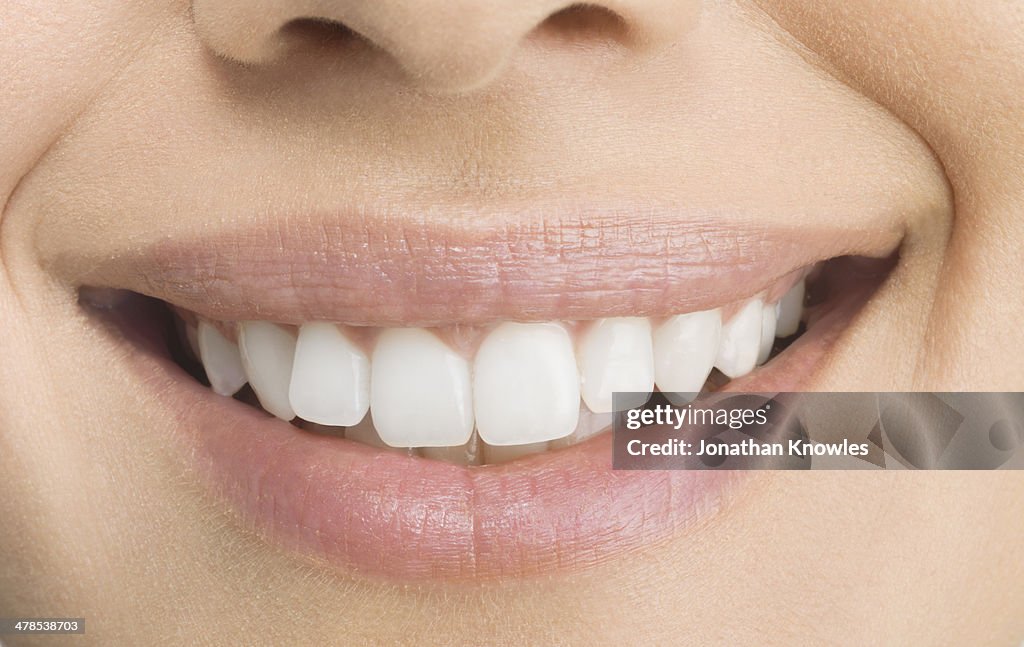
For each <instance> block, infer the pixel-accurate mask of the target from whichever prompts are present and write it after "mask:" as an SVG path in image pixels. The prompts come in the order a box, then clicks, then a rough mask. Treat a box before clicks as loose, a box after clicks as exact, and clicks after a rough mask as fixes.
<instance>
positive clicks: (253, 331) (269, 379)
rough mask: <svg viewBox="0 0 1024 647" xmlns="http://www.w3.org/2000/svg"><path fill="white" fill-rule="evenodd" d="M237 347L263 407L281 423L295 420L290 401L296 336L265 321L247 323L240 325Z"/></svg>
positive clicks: (253, 388)
mask: <svg viewBox="0 0 1024 647" xmlns="http://www.w3.org/2000/svg"><path fill="white" fill-rule="evenodd" d="M238 348H239V350H240V351H241V354H242V365H243V366H244V367H245V374H246V375H247V376H248V377H249V385H250V386H252V390H253V391H255V392H256V397H257V398H259V401H260V405H262V406H263V408H264V409H266V410H267V411H269V412H270V413H271V414H273V415H275V416H277V417H278V418H280V419H282V420H291V419H292V418H294V417H295V411H294V410H292V405H291V402H289V400H288V385H289V383H290V382H291V379H292V361H293V359H294V357H295V337H294V336H293V335H292V334H291V333H290V332H288V331H287V330H285V329H284V328H282V327H280V326H277V325H275V324H272V323H268V322H266V321H246V322H243V323H242V324H241V326H239V333H238Z"/></svg>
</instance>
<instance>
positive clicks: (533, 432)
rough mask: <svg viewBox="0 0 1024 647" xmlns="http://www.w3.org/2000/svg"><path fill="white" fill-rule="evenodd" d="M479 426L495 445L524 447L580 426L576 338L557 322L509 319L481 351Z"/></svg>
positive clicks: (476, 398) (477, 376)
mask: <svg viewBox="0 0 1024 647" xmlns="http://www.w3.org/2000/svg"><path fill="white" fill-rule="evenodd" d="M473 397H474V408H475V411H476V425H477V431H478V433H479V434H480V438H481V439H482V440H483V441H484V442H486V443H488V444H490V445H524V444H528V443H536V442H543V441H547V440H553V439H555V438H561V437H563V436H568V435H569V434H571V433H572V431H573V429H575V428H576V422H577V420H578V418H579V413H580V410H579V406H580V379H579V373H578V372H577V369H576V358H575V356H574V354H573V350H572V340H571V339H570V338H569V334H568V333H567V332H566V330H565V328H563V327H562V326H560V325H558V324H554V323H514V322H506V323H503V324H501V325H499V326H498V327H497V328H495V329H494V330H492V331H491V333H490V334H489V335H487V337H486V338H485V339H484V341H483V343H482V344H481V345H480V348H479V349H478V350H477V352H476V359H475V363H474V377H473Z"/></svg>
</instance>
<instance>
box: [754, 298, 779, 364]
mask: <svg viewBox="0 0 1024 647" xmlns="http://www.w3.org/2000/svg"><path fill="white" fill-rule="evenodd" d="M774 345H775V306H774V305H771V304H768V305H765V306H764V308H762V309H761V346H760V350H758V352H757V363H758V364H764V363H765V362H767V361H768V357H769V356H771V354H772V346H774Z"/></svg>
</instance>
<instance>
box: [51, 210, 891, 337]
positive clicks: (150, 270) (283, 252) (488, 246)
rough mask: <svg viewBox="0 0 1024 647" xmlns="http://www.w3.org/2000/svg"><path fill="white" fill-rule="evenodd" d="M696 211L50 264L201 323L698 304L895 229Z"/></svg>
mask: <svg viewBox="0 0 1024 647" xmlns="http://www.w3.org/2000/svg"><path fill="white" fill-rule="evenodd" d="M705 216H706V214H697V213H685V214H680V213H662V212H657V213H655V212H647V213H645V212H643V211H630V212H623V213H618V212H614V213H613V212H602V213H591V214H589V215H576V216H561V217H559V218H547V219H544V218H539V217H537V218H525V219H520V220H515V221H513V222H511V223H510V222H509V221H505V223H504V224H501V225H495V224H494V223H493V222H491V221H490V220H487V219H481V220H471V221H467V222H455V221H441V222H430V223H425V222H419V221H416V220H410V219H409V218H397V217H394V218H366V217H362V216H358V215H345V216H344V217H329V218H327V217H325V218H306V219H292V220H288V221H285V222H280V223H277V224H276V225H275V226H249V227H246V228H244V229H241V228H240V229H235V230H231V231H219V232H216V233H213V234H209V235H205V236H202V237H191V238H189V237H182V236H176V237H164V238H159V239H157V240H155V241H151V242H148V243H145V242H143V243H141V244H136V245H133V246H132V247H128V248H117V247H112V248H109V249H107V248H104V249H102V250H101V252H99V253H97V252H96V251H95V250H94V251H93V252H92V253H91V255H89V254H85V255H83V253H81V252H78V251H77V250H74V249H71V250H64V251H63V252H62V253H61V254H60V255H59V256H58V257H57V258H56V259H53V260H51V261H50V262H51V263H52V264H54V265H55V266H56V269H57V272H58V274H63V275H65V276H73V277H74V280H75V282H77V284H78V285H82V284H88V285H101V286H104V287H112V288H123V289H127V290H132V291H135V292H139V293H142V294H147V295H149V296H154V297H156V298H159V299H162V300H164V301H167V302H169V303H173V304H174V305H177V306H180V307H182V308H185V309H187V310H190V311H193V312H195V313H197V314H199V315H202V316H205V317H207V318H210V319H215V320H242V319H267V320H271V321H276V322H279V323H293V324H298V323H302V322H304V321H314V320H319V321H334V322H337V323H347V324H354V325H375V326H389V325H406V326H408V325H418V326H432V325H451V324H454V323H464V324H478V323H488V322H492V321H496V320H509V319H511V320H539V321H545V320H558V319H562V320H572V319H592V318H598V317H610V316H662V315H671V314H677V313H681V312H690V311H694V310H703V309H707V308H712V307H717V306H723V305H729V304H732V303H735V302H738V301H740V300H742V299H746V298H749V297H750V296H752V295H754V294H756V293H758V292H760V291H762V290H765V289H767V288H768V287H769V286H772V285H773V284H777V283H779V280H780V279H783V278H784V277H786V276H787V275H788V274H790V273H793V272H796V271H799V270H800V269H801V268H804V267H806V266H808V265H811V264H813V263H814V262H816V261H819V260H822V259H826V258H831V257H835V256H842V255H862V256H875V257H881V256H886V255H888V254H889V253H890V252H891V251H892V249H893V248H894V247H895V245H896V244H897V243H898V242H899V240H900V236H901V234H900V233H899V232H898V231H895V230H881V229H869V230H864V231H857V232H856V235H853V233H852V232H851V231H850V230H848V229H841V228H824V227H822V228H819V229H816V230H815V229H810V230H808V229H807V228H799V229H797V228H785V227H781V228H779V227H770V228H766V227H764V226H763V225H761V226H753V225H740V224H734V223H733V224H730V223H727V222H718V221H716V219H715V218H713V217H705ZM775 296H778V295H775Z"/></svg>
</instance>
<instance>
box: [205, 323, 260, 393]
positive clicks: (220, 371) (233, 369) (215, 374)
mask: <svg viewBox="0 0 1024 647" xmlns="http://www.w3.org/2000/svg"><path fill="white" fill-rule="evenodd" d="M196 347H197V348H198V349H199V352H198V355H199V359H200V360H202V362H203V368H205V369H206V379H208V380H210V387H212V388H213V390H214V392H216V393H219V394H220V395H227V396H232V395H234V394H236V393H238V389H240V388H242V387H243V386H245V383H246V382H247V381H248V380H247V379H246V377H245V368H244V367H243V366H242V355H241V353H239V351H238V345H237V344H235V342H233V341H231V340H230V339H228V338H227V337H225V336H224V335H222V334H220V331H219V330H217V328H216V327H214V326H213V325H211V324H208V323H206V322H205V321H200V322H199V328H198V329H197V330H196Z"/></svg>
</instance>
